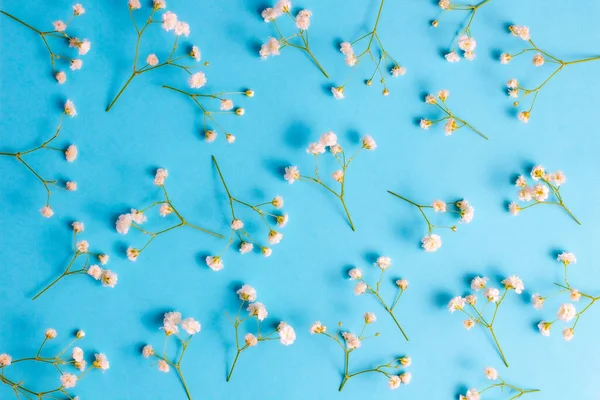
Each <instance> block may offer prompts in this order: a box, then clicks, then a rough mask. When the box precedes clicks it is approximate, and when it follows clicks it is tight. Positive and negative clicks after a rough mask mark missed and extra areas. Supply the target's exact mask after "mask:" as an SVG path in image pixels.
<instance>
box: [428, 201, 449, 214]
mask: <svg viewBox="0 0 600 400" xmlns="http://www.w3.org/2000/svg"><path fill="white" fill-rule="evenodd" d="M431 206H432V207H433V211H435V212H443V213H444V212H446V203H445V202H443V201H442V200H434V201H433V203H431Z"/></svg>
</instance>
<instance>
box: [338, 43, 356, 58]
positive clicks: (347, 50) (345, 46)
mask: <svg viewBox="0 0 600 400" xmlns="http://www.w3.org/2000/svg"><path fill="white" fill-rule="evenodd" d="M340 51H341V52H342V54H343V55H345V56H347V55H350V54H354V49H353V48H352V44H351V43H350V42H343V43H342V44H341V45H340Z"/></svg>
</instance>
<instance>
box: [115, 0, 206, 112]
mask: <svg viewBox="0 0 600 400" xmlns="http://www.w3.org/2000/svg"><path fill="white" fill-rule="evenodd" d="M128 4H129V5H128V7H129V14H130V16H131V21H132V22H133V27H134V28H135V31H136V33H137V41H136V44H135V55H134V57H133V71H132V72H131V75H130V76H129V78H128V79H127V81H126V82H125V84H124V85H123V87H122V88H121V90H119V92H118V93H117V95H116V96H115V98H114V99H113V100H112V101H111V102H110V104H109V105H108V107H106V111H107V112H108V111H110V109H111V108H112V107H113V106H114V105H115V103H116V102H117V100H119V98H120V97H121V95H122V94H123V92H125V90H126V89H127V87H128V86H129V84H130V83H131V82H132V81H133V79H134V78H135V77H137V76H140V75H142V74H144V73H146V72H150V71H154V70H157V69H159V68H162V67H175V68H179V69H182V70H183V71H185V72H186V73H187V74H188V75H190V77H189V80H188V83H189V85H190V87H191V88H194V89H197V88H201V87H202V86H204V85H205V84H206V76H205V75H204V73H203V72H196V73H192V66H191V65H187V64H186V63H185V62H184V61H185V60H188V61H189V60H194V61H196V62H199V61H200V59H201V54H200V50H199V49H198V47H197V46H191V47H190V49H189V50H188V52H187V53H185V54H182V55H179V56H176V55H175V52H176V50H177V48H178V47H179V38H180V36H185V37H188V36H189V35H190V26H189V24H188V23H187V22H183V21H180V20H179V18H178V17H177V14H175V13H173V12H171V11H166V8H167V4H166V1H165V0H153V6H152V10H151V11H150V15H149V16H148V18H147V19H146V21H145V22H144V25H141V26H140V25H138V24H137V22H136V17H135V13H134V11H137V10H139V9H141V8H142V4H141V2H140V0H129V3H128ZM161 10H162V11H161ZM161 12H162V14H161V18H160V19H155V18H156V17H157V16H158V14H159V13H161ZM152 24H161V26H162V28H163V29H164V30H165V31H167V32H173V33H174V34H175V40H174V42H173V47H172V49H171V51H170V52H169V55H168V56H167V58H166V60H165V61H162V62H161V61H159V58H158V56H157V55H156V54H155V53H151V54H149V55H148V56H146V59H145V61H141V58H143V56H141V57H140V43H141V41H142V37H143V35H144V33H145V32H146V29H148V28H149V27H150V26H151V25H152ZM140 65H141V66H140ZM205 65H208V63H205Z"/></svg>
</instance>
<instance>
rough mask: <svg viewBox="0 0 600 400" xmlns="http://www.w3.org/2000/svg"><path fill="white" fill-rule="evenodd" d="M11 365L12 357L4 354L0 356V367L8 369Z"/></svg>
mask: <svg viewBox="0 0 600 400" xmlns="http://www.w3.org/2000/svg"><path fill="white" fill-rule="evenodd" d="M10 364H12V357H11V356H9V355H8V354H6V353H3V354H0V367H8V366H9V365H10Z"/></svg>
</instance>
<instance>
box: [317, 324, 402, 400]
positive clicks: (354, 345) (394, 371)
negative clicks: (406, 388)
mask: <svg viewBox="0 0 600 400" xmlns="http://www.w3.org/2000/svg"><path fill="white" fill-rule="evenodd" d="M376 320H377V317H376V316H375V314H373V313H371V312H368V313H365V315H364V325H363V327H362V329H361V330H360V334H359V335H358V336H357V335H356V334H354V333H352V332H350V331H347V330H342V323H341V322H339V323H338V330H337V332H336V333H334V334H331V333H328V332H327V327H326V326H325V325H323V324H322V323H321V322H320V321H317V322H315V323H314V324H313V325H312V326H311V327H310V333H311V334H316V335H323V336H325V337H328V338H329V339H331V340H333V341H334V342H336V343H337V344H338V345H339V346H340V347H341V348H342V351H343V352H344V376H343V378H342V383H341V384H340V387H339V391H340V392H341V391H342V390H343V389H344V386H346V383H347V382H348V380H350V379H351V378H354V377H355V376H358V375H362V374H367V373H377V374H381V375H384V376H385V377H386V378H387V379H388V386H389V388H390V389H392V390H394V389H398V388H399V387H400V385H401V384H403V385H408V384H409V383H410V381H411V379H412V374H411V373H410V372H402V373H400V372H399V371H398V370H399V369H400V368H408V367H409V366H410V365H411V364H412V359H411V357H409V356H402V357H398V358H395V359H394V360H392V361H390V362H388V363H385V364H380V365H378V366H376V367H373V368H367V369H363V370H359V371H356V372H350V354H352V353H353V352H354V351H355V350H357V349H359V348H360V347H361V346H362V343H363V341H365V340H366V339H370V338H373V337H377V336H379V333H375V334H374V335H372V336H365V335H366V332H365V330H366V329H367V326H368V325H371V324H373V323H374V322H375V321H376Z"/></svg>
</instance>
